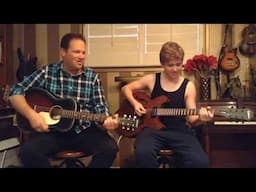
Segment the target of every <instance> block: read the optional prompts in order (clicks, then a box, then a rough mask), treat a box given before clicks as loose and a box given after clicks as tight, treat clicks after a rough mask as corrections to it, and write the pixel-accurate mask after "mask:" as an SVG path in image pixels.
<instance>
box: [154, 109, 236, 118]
mask: <svg viewBox="0 0 256 192" xmlns="http://www.w3.org/2000/svg"><path fill="white" fill-rule="evenodd" d="M233 111H235V112H236V111H237V109H225V108H223V109H221V108H219V109H217V108H215V109H214V116H221V117H222V116H228V114H229V113H230V112H233ZM151 115H152V116H187V115H199V109H185V108H154V109H151Z"/></svg>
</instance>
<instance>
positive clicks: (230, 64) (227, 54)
mask: <svg viewBox="0 0 256 192" xmlns="http://www.w3.org/2000/svg"><path fill="white" fill-rule="evenodd" d="M227 29H228V30H227V33H228V34H230V35H232V26H231V25H230V24H227ZM225 35H226V34H225ZM230 39H231V41H230V43H226V42H225V46H224V49H223V50H224V52H223V57H222V58H221V61H220V68H221V69H222V71H223V72H227V73H229V72H233V71H235V70H236V69H238V68H239V66H240V60H239V58H238V56H237V48H232V45H231V42H232V36H231V38H230Z"/></svg>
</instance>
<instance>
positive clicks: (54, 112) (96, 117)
mask: <svg viewBox="0 0 256 192" xmlns="http://www.w3.org/2000/svg"><path fill="white" fill-rule="evenodd" d="M35 109H36V110H37V111H46V112H49V113H50V114H51V116H61V117H63V118H69V119H81V120H91V121H99V122H103V121H105V119H106V118H107V117H108V116H107V115H106V114H93V113H89V112H78V111H71V110H64V109H60V108H56V107H55V108H50V107H45V106H38V105H37V106H35Z"/></svg>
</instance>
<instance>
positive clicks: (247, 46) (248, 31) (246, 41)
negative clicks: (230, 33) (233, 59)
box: [239, 24, 256, 57]
mask: <svg viewBox="0 0 256 192" xmlns="http://www.w3.org/2000/svg"><path fill="white" fill-rule="evenodd" d="M242 38H243V40H242V41H241V43H240V46H239V51H240V53H241V54H242V55H244V56H247V57H251V56H253V55H255V54H256V26H255V25H254V24H250V25H249V26H247V27H245V28H244V30H243V32H242Z"/></svg>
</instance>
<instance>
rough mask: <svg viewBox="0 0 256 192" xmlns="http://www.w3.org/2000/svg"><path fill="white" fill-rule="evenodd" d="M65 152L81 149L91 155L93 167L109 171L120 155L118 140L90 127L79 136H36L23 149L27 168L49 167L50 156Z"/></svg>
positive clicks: (73, 134)
mask: <svg viewBox="0 0 256 192" xmlns="http://www.w3.org/2000/svg"><path fill="white" fill-rule="evenodd" d="M63 150H79V151H83V152H85V153H86V154H89V155H92V161H91V162H90V164H89V167H91V168H108V167H110V166H111V165H112V163H113V161H114V160H115V158H116V154H117V152H118V147H117V145H116V142H115V140H114V139H113V138H112V137H110V136H109V135H108V133H107V132H106V131H103V130H100V129H99V128H96V127H90V128H88V129H86V130H84V131H83V132H81V133H80V134H76V133H75V132H73V131H69V132H65V133H61V132H49V133H33V134H32V135H30V137H29V139H27V140H26V141H25V142H24V143H23V144H22V145H21V148H20V152H19V157H20V159H21V161H22V163H23V165H24V167H38V168H43V167H50V164H49V161H48V160H49V157H53V156H54V154H56V153H57V152H60V151H63Z"/></svg>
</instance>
